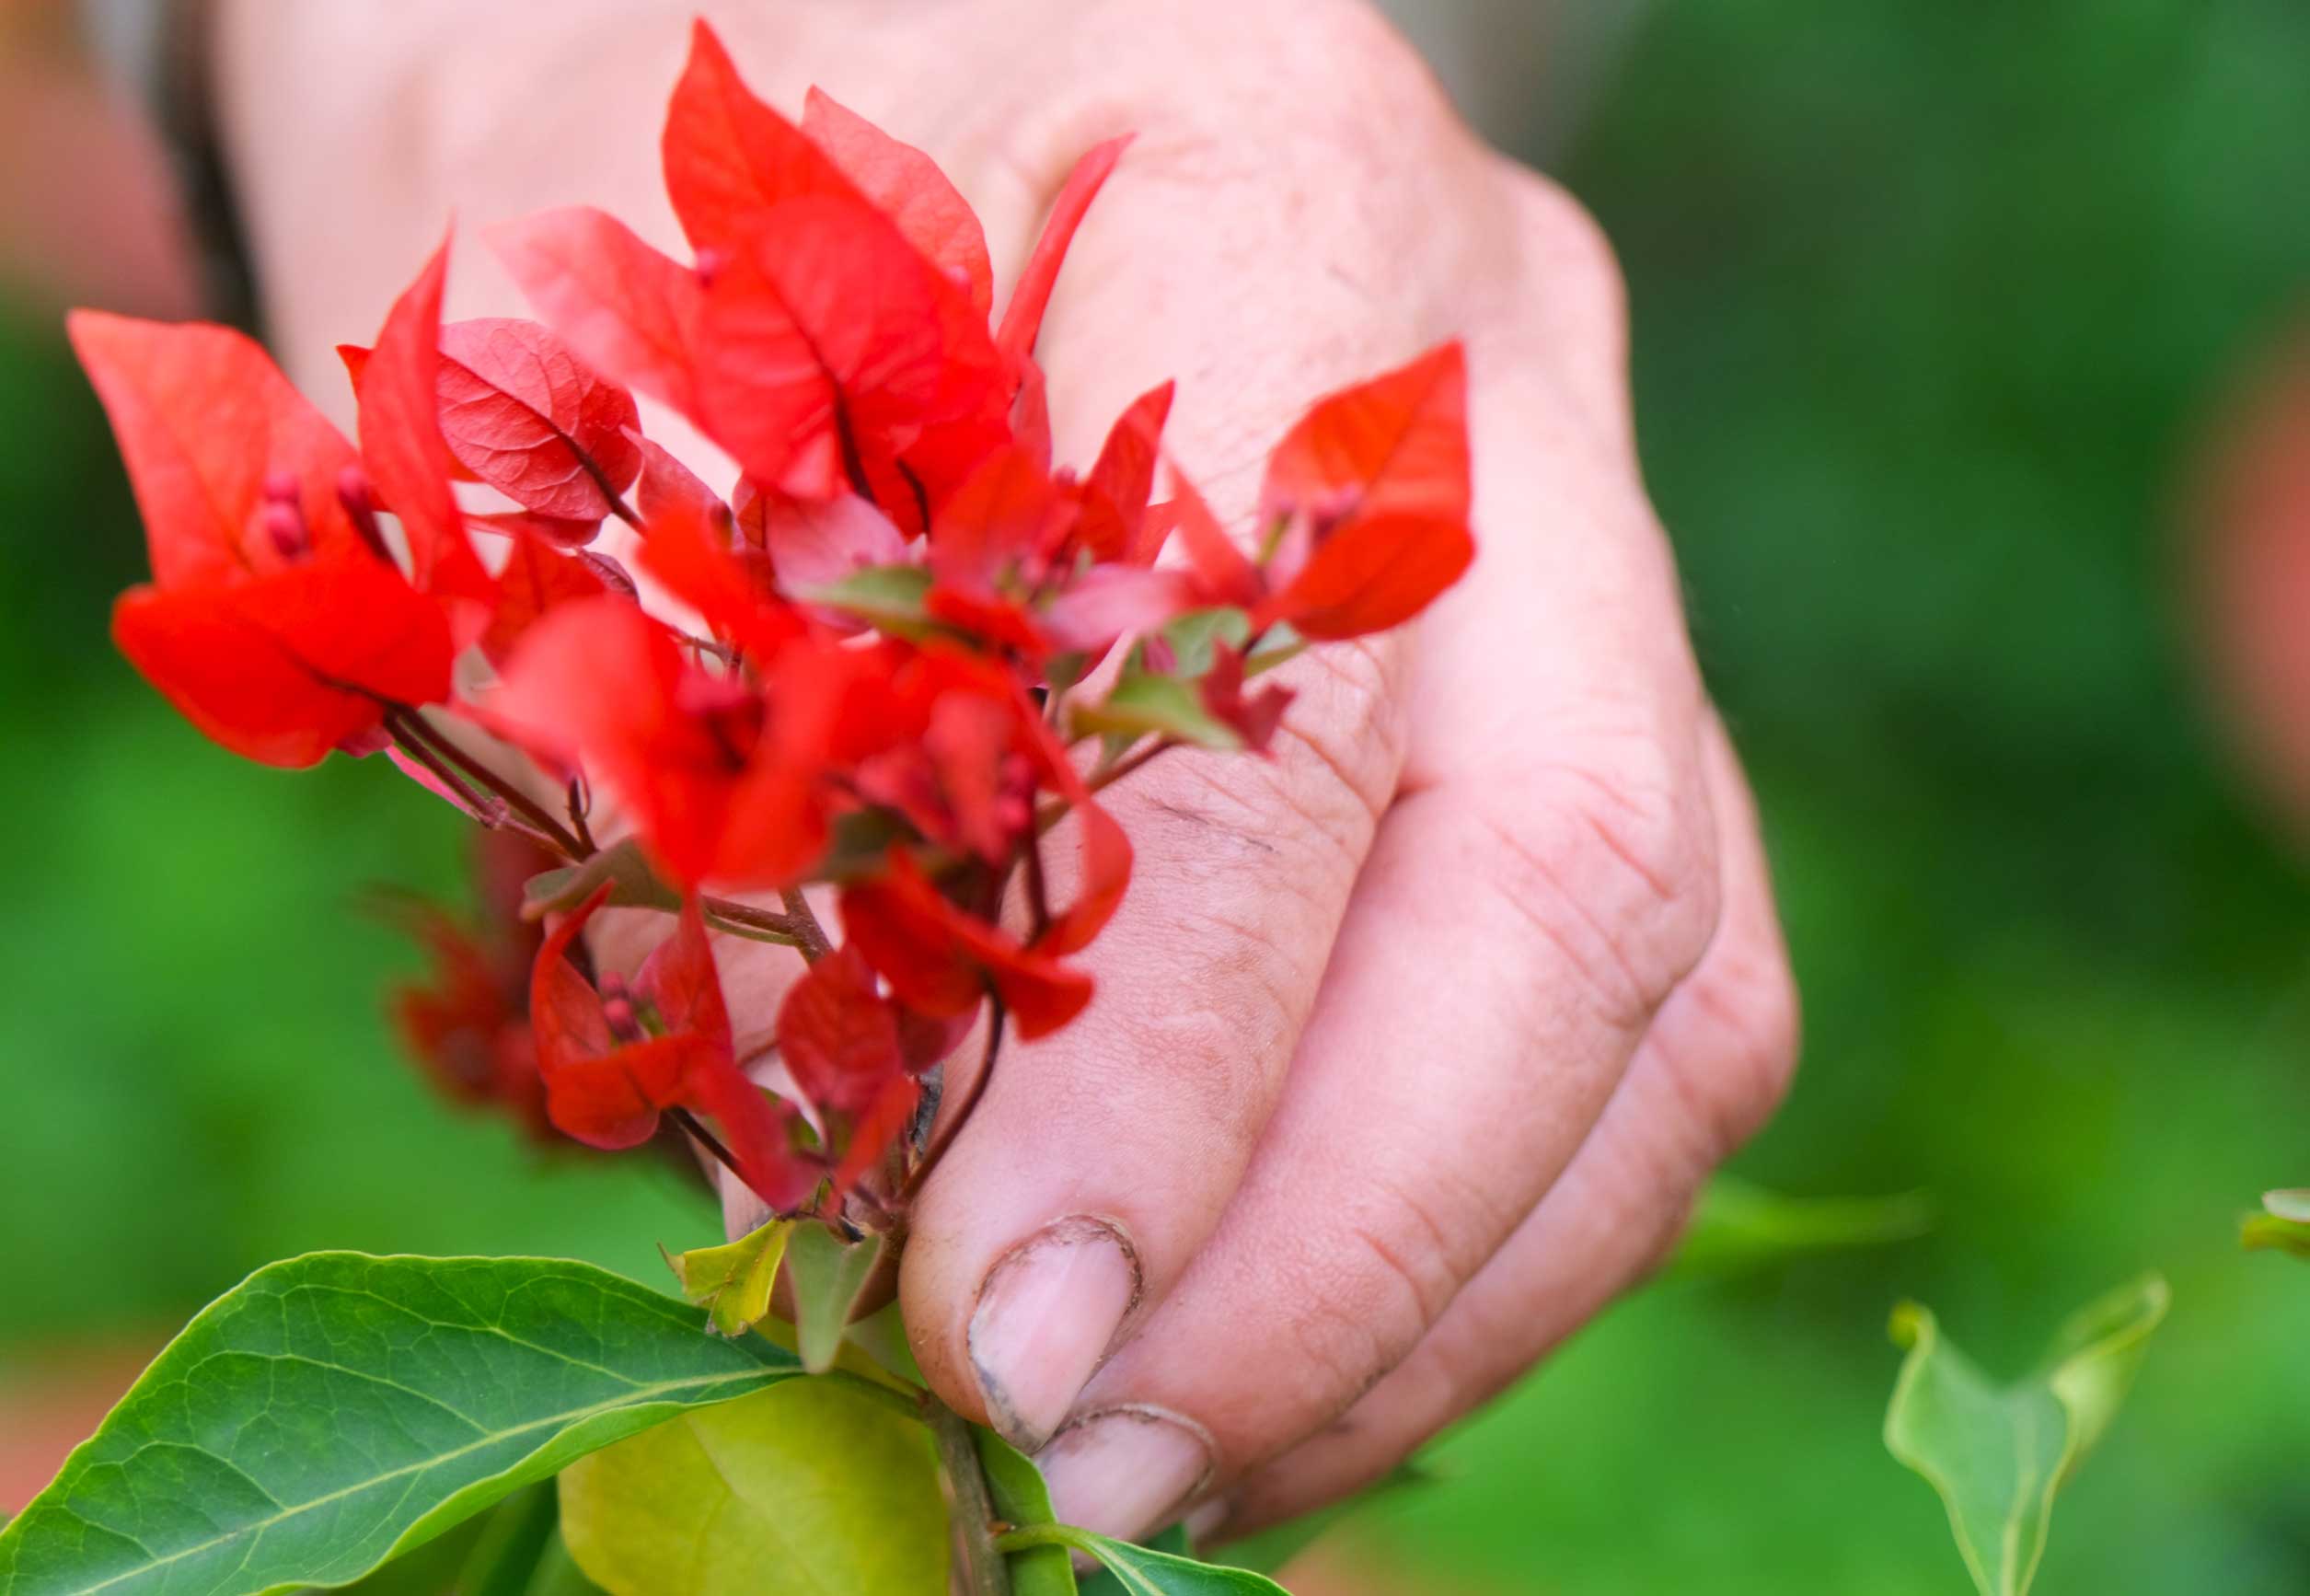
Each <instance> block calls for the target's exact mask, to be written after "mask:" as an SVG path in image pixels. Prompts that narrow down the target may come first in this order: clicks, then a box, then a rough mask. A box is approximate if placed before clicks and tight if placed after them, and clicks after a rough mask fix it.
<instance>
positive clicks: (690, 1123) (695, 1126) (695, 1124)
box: [665, 1105, 745, 1180]
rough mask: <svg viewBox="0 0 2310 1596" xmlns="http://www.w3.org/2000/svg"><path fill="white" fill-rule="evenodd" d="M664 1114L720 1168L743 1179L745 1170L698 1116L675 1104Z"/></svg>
mask: <svg viewBox="0 0 2310 1596" xmlns="http://www.w3.org/2000/svg"><path fill="white" fill-rule="evenodd" d="M665 1116H666V1117H667V1118H668V1119H671V1120H672V1121H674V1123H675V1124H676V1125H678V1126H680V1127H681V1128H682V1130H683V1132H684V1133H685V1134H686V1135H687V1136H688V1137H689V1139H691V1140H692V1141H695V1142H696V1143H698V1145H699V1146H700V1147H702V1148H704V1149H705V1150H706V1151H708V1152H710V1153H711V1154H712V1155H713V1158H714V1162H716V1163H719V1164H721V1165H722V1168H724V1169H726V1170H728V1171H729V1172H730V1173H731V1174H734V1175H736V1176H737V1177H738V1178H739V1179H740V1180H744V1179H745V1171H744V1170H742V1169H740V1168H739V1167H738V1161H737V1159H736V1158H735V1157H733V1155H732V1153H731V1151H730V1150H729V1149H728V1148H726V1147H724V1146H722V1139H721V1138H720V1137H718V1136H716V1135H715V1134H714V1133H713V1132H712V1131H710V1130H709V1129H707V1128H705V1127H704V1126H703V1125H701V1124H699V1120H698V1116H696V1115H695V1114H692V1113H691V1112H690V1111H689V1110H688V1109H687V1108H683V1107H680V1106H678V1105H677V1106H676V1107H673V1108H669V1109H667V1110H666V1111H665Z"/></svg>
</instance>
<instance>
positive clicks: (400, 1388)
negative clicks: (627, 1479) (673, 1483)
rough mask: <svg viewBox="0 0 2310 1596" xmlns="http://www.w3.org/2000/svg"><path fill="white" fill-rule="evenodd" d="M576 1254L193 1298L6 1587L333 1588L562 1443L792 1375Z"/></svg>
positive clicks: (30, 1590)
mask: <svg viewBox="0 0 2310 1596" xmlns="http://www.w3.org/2000/svg"><path fill="white" fill-rule="evenodd" d="M703 1332H704V1319H703V1316H702V1315H701V1314H699V1313H697V1311H695V1310H694V1309H691V1308H687V1307H686V1306H684V1305H683V1304H682V1303H679V1302H676V1301H674V1300H673V1299H671V1298H668V1297H664V1296H660V1295H659V1294H658V1293H656V1292H653V1291H650V1290H645V1289H644V1288H642V1287H641V1286H637V1285H635V1284H634V1283H633V1282H632V1281H630V1280H626V1279H622V1278H619V1277H618V1276H616V1275H611V1274H608V1273H606V1272H605V1271H603V1270H600V1269H596V1268H594V1267H592V1266H588V1265H584V1264H574V1263H560V1262H555V1261H551V1260H546V1259H536V1258H373V1257H366V1256H364V1255H359V1254H352V1253H318V1254H315V1255H311V1256H308V1257H303V1258H295V1259H291V1260H289V1261H288V1262H286V1263H280V1264H274V1265H271V1266H268V1267H266V1268H263V1269H260V1270H259V1271H258V1272H257V1273H256V1274H254V1275H252V1276H250V1277H249V1278H248V1279H247V1280H246V1281H244V1282H242V1283H241V1284H240V1285H239V1286H237V1287H236V1288H235V1289H234V1290H232V1291H230V1292H228V1293H227V1294H226V1295H225V1296H224V1297H223V1298H221V1299H220V1300H218V1301H215V1302H214V1303H212V1304H211V1305H210V1306H209V1307H208V1308H206V1309H204V1310H203V1311H202V1313H201V1314H200V1315H199V1316H198V1317H197V1318H195V1319H194V1320H193V1321H192V1323H191V1324H189V1325H187V1326H186V1327H185V1330H184V1332H183V1334H182V1335H180V1336H178V1337H177V1339H176V1340H175V1341H173V1342H171V1343H170V1344H169V1345H168V1347H167V1349H166V1350H164V1351H163V1352H162V1353H161V1355H160V1357H159V1358H158V1359H156V1360H155V1362H154V1364H153V1366H152V1367H151V1368H150V1369H147V1370H145V1371H144V1375H143V1377H142V1378H140V1379H139V1380H138V1381H137V1382H136V1384H135V1385H134V1386H133V1388H131V1390H130V1392H129V1394H128V1395H127V1396H126V1397H124V1398H123V1399H122V1400H121V1405H120V1406H119V1407H117V1408H115V1409H114V1410H113V1412H112V1414H111V1416H110V1417H108V1418H107V1419H106V1420H105V1421H104V1423H103V1425H102V1426H101V1427H100V1428H98V1430H97V1433H96V1434H95V1436H93V1437H92V1438H91V1439H90V1440H87V1442H86V1443H84V1444H83V1445H82V1446H81V1447H80V1448H79V1449H78V1450H77V1451H75V1452H74V1453H73V1454H72V1456H71V1458H70V1459H69V1460H67V1461H66V1463H65V1464H64V1471H63V1473H61V1474H59V1475H57V1477H56V1480H55V1482H54V1483H53V1484H52V1485H51V1486H49V1487H48V1489H47V1490H45V1491H43V1492H41V1493H40V1496H39V1497H38V1498H35V1499H34V1500H33V1502H32V1503H31V1505H30V1506H29V1507H28V1508H26V1509H25V1510H24V1513H23V1516H22V1517H20V1518H19V1519H17V1521H16V1522H14V1523H13V1524H11V1525H9V1526H8V1528H7V1530H6V1532H5V1533H0V1596H93V1593H95V1592H104V1593H105V1596H252V1593H259V1592H272V1591H285V1590H298V1589H302V1588H305V1587H308V1586H332V1585H342V1584H347V1583H350V1582H351V1581H352V1580H354V1579H359V1578H361V1577H362V1576H363V1575H364V1574H366V1573H368V1572H369V1571H370V1570H371V1569H373V1568H375V1567H377V1566H378V1565H379V1564H381V1563H383V1562H385V1561H386V1560H387V1558H389V1557H392V1556H397V1555H398V1554H399V1553H402V1552H405V1551H408V1550H410V1549H411V1548H413V1547H415V1546H418V1545H421V1544H423V1543H425V1542H426V1541H428V1540H430V1539H432V1538H433V1536H435V1535H437V1534H439V1533H440V1532H442V1531H444V1530H445V1529H447V1528H449V1527H450V1526H451V1525H453V1524H456V1523H457V1522H458V1521H461V1520H463V1519H466V1518H468V1517H470V1516H471V1515H473V1514H475V1513H478V1512H479V1511H480V1510H482V1509H485V1508H487V1507H489V1506H491V1504H492V1503H494V1502H496V1501H498V1500H499V1499H501V1498H503V1497H505V1496H506V1495H507V1494H509V1493H510V1492H512V1491H514V1489H516V1488H518V1487H519V1486H524V1485H526V1484H528V1483H530V1482H531V1481H533V1480H539V1479H544V1478H546V1477H547V1476H549V1475H552V1474H554V1473H556V1472H558V1471H559V1470H560V1468H561V1467H562V1466H563V1465H564V1464H565V1463H569V1462H570V1461H571V1460H572V1459H574V1458H577V1457H580V1456H583V1454H584V1453H586V1452H589V1451H593V1450H594V1449H595V1448H596V1447H601V1446H606V1445H608V1444H609V1443H610V1442H612V1441H615V1440H622V1439H624V1438H625V1437H627V1436H629V1435H632V1434H634V1433H636V1432H637V1431H640V1430H643V1429H646V1428H649V1427H650V1426H652V1425H654V1424H658V1423H661V1422H663V1421H664V1420H665V1419H667V1418H670V1417H673V1416H674V1415H675V1414H676V1413H679V1412H682V1411H683V1410H684V1409H686V1408H688V1407H693V1406H696V1405H701V1404H710V1403H719V1402H726V1401H728V1400H729V1399H731V1398H733V1397H735V1396H741V1395H744V1394H746V1393H748V1392H753V1391H758V1390H761V1389H762V1388H764V1387H766V1386H768V1385H770V1384H772V1383H773V1382H779V1381H782V1380H785V1379H788V1378H789V1377H791V1376H792V1375H793V1374H795V1373H796V1372H798V1368H797V1364H796V1360H795V1359H794V1358H793V1356H792V1355H791V1354H790V1353H787V1352H783V1351H781V1350H780V1349H779V1348H778V1347H773V1346H771V1345H770V1344H769V1343H768V1342H767V1341H763V1340H761V1339H759V1338H758V1337H749V1338H748V1339H746V1340H744V1341H724V1340H719V1339H716V1338H714V1337H711V1336H707V1335H705V1334H704V1333H703Z"/></svg>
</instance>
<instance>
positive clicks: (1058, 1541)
mask: <svg viewBox="0 0 2310 1596" xmlns="http://www.w3.org/2000/svg"><path fill="white" fill-rule="evenodd" d="M1000 1544H1001V1546H1002V1548H1003V1550H1005V1551H1007V1552H1013V1553H1015V1552H1021V1551H1024V1550H1026V1549H1028V1548H1030V1547H1034V1546H1064V1547H1067V1548H1068V1549H1069V1550H1072V1551H1077V1552H1088V1553H1089V1554H1090V1555H1091V1556H1093V1557H1096V1558H1098V1559H1099V1561H1100V1562H1101V1563H1102V1564H1103V1565H1104V1566H1105V1567H1106V1571H1107V1573H1108V1574H1110V1575H1111V1576H1113V1577H1114V1579H1115V1584H1116V1585H1117V1586H1119V1587H1120V1588H1121V1589H1122V1590H1123V1591H1124V1592H1125V1593H1126V1596H1290V1593H1289V1592H1288V1591H1287V1590H1284V1588H1283V1587H1282V1586H1280V1585H1278V1584H1276V1582H1275V1581H1274V1580H1273V1579H1269V1578H1267V1576H1266V1575H1265V1574H1254V1573H1253V1572H1252V1571H1251V1570H1250V1569H1249V1568H1228V1567H1219V1566H1218V1565H1216V1564H1212V1563H1198V1562H1196V1561H1195V1559H1194V1558H1193V1557H1189V1556H1183V1555H1182V1554H1180V1553H1177V1552H1163V1551H1158V1550H1156V1549H1155V1548H1154V1547H1152V1546H1135V1545H1132V1544H1130V1543H1129V1542H1127V1541H1116V1540H1111V1539H1109V1538H1108V1537H1107V1536H1105V1535H1101V1534H1094V1533H1093V1532H1091V1531H1089V1530H1082V1529H1077V1528H1076V1527H1075V1526H1074V1525H1072V1524H1042V1525H1036V1526H1033V1527H1030V1528H1022V1529H1018V1530H1013V1531H1012V1532H1011V1533H1010V1534H1008V1535H1005V1536H1004V1537H1003V1538H1002V1540H1001V1542H1000Z"/></svg>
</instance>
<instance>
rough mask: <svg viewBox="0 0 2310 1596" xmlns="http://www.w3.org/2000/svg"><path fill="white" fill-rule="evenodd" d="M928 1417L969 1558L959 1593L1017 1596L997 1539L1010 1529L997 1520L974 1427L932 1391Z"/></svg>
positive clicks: (925, 1404)
mask: <svg viewBox="0 0 2310 1596" xmlns="http://www.w3.org/2000/svg"><path fill="white" fill-rule="evenodd" d="M922 1415H923V1417H924V1418H925V1419H926V1420H927V1421H928V1422H929V1423H930V1434H931V1437H932V1439H933V1440H936V1441H937V1443H938V1448H939V1462H940V1463H941V1465H943V1468H944V1472H945V1474H946V1479H947V1488H948V1489H949V1490H950V1491H951V1492H953V1508H954V1511H953V1521H954V1532H955V1538H956V1539H957V1540H958V1541H959V1542H960V1543H961V1550H962V1554H963V1566H962V1567H961V1569H960V1570H959V1572H960V1573H961V1575H962V1580H961V1583H960V1587H959V1588H960V1589H961V1590H964V1591H966V1592H968V1596H1011V1565H1010V1563H1009V1562H1008V1561H1007V1560H1006V1559H1005V1557H1004V1556H1003V1553H1002V1550H1001V1548H1000V1547H999V1546H997V1545H996V1544H995V1538H996V1537H997V1536H998V1535H999V1534H1001V1533H1003V1532H1006V1531H1007V1530H1009V1528H1010V1526H1009V1525H1008V1524H1005V1523H1003V1522H1002V1521H1000V1520H999V1519H997V1518H996V1517H995V1501H994V1498H993V1496H992V1495H991V1494H990V1493H989V1492H988V1489H987V1471H986V1467H985V1465H984V1464H982V1463H980V1462H979V1461H978V1443H977V1442H976V1441H975V1440H972V1439H971V1427H970V1425H969V1423H968V1422H967V1421H965V1420H964V1417H963V1416H962V1415H961V1414H959V1413H956V1412H955V1411H954V1410H953V1408H951V1407H949V1406H947V1405H946V1404H945V1403H943V1402H941V1401H940V1400H939V1399H938V1398H937V1397H936V1396H934V1395H933V1394H930V1392H928V1391H925V1392H924V1393H923V1394H922Z"/></svg>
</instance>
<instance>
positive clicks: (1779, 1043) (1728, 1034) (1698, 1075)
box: [1679, 935, 1802, 1164]
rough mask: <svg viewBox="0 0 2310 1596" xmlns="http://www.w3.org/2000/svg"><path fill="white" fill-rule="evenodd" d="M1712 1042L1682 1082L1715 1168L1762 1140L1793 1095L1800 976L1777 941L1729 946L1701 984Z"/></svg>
mask: <svg viewBox="0 0 2310 1596" xmlns="http://www.w3.org/2000/svg"><path fill="white" fill-rule="evenodd" d="M1694 995H1695V999H1696V1000H1697V1001H1698V1002H1699V1003H1700V1004H1701V1005H1702V1006H1703V1007H1704V1010H1705V1011H1706V1012H1707V1014H1708V1016H1709V1019H1710V1021H1711V1023H1712V1029H1713V1033H1714V1035H1713V1039H1712V1040H1711V1042H1710V1043H1709V1044H1708V1046H1707V1047H1705V1048H1704V1050H1703V1052H1702V1054H1701V1055H1700V1058H1699V1059H1698V1060H1696V1063H1697V1065H1698V1067H1697V1068H1693V1067H1688V1068H1686V1069H1684V1070H1680V1072H1679V1078H1680V1081H1681V1083H1682V1085H1683V1089H1684V1092H1685V1094H1686V1096H1687V1098H1688V1100H1689V1101H1690V1102H1691V1103H1692V1106H1693V1113H1694V1117H1695V1119H1696V1120H1697V1121H1698V1123H1699V1126H1700V1129H1701V1134H1702V1135H1703V1136H1704V1138H1705V1139H1706V1141H1707V1144H1708V1146H1707V1151H1708V1152H1709V1154H1710V1157H1709V1160H1708V1162H1710V1163H1711V1164H1714V1163H1715V1162H1718V1161H1719V1160H1721V1159H1723V1158H1725V1157H1726V1156H1727V1155H1728V1154H1729V1153H1731V1152H1732V1151H1733V1150H1734V1149H1735V1148H1737V1147H1738V1146H1739V1145H1740V1144H1741V1143H1742V1142H1744V1141H1746V1140H1748V1139H1749V1138H1750V1137H1751V1136H1753V1135H1755V1134H1756V1132H1757V1131H1758V1129H1759V1128H1761V1127H1762V1125H1763V1124H1764V1122H1765V1120H1766V1119H1767V1118H1768V1117H1770V1116H1771V1115H1772V1113H1773V1110H1774V1109H1775V1108H1777V1107H1779V1106H1780V1103H1781V1099H1782V1098H1783V1097H1784V1096H1785V1095H1786V1094H1787V1093H1788V1087H1789V1081H1790V1080H1791V1078H1792V1077H1793V1076H1794V1075H1795V1073H1796V1057H1797V1052H1798V1047H1799V1038H1800V1032H1801V1030H1802V1025H1801V1021H1800V1018H1799V1012H1800V1011H1799V1004H1798V999H1797V993H1796V977H1794V976H1793V975H1792V973H1791V972H1790V969H1789V966H1788V960H1787V957H1786V956H1785V954H1784V953H1783V952H1782V950H1781V946H1780V942H1779V939H1778V937H1776V936H1771V935H1760V936H1752V937H1744V938H1741V939H1740V940H1739V941H1738V943H1727V944H1726V945H1725V946H1723V947H1722V948H1721V949H1719V950H1718V952H1717V953H1716V954H1715V955H1713V956H1712V960H1711V967H1710V968H1709V969H1708V970H1706V971H1705V972H1704V978H1703V979H1702V980H1701V981H1699V982H1697V983H1696V984H1695V988H1694Z"/></svg>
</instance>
